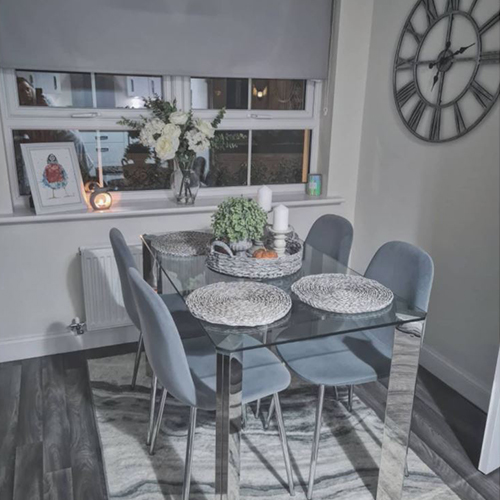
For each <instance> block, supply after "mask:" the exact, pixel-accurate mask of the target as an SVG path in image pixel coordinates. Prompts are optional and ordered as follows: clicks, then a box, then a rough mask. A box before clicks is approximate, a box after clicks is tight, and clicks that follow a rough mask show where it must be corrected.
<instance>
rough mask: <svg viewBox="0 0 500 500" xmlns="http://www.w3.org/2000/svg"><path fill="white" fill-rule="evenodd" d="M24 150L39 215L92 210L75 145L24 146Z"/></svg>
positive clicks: (47, 144)
mask: <svg viewBox="0 0 500 500" xmlns="http://www.w3.org/2000/svg"><path fill="white" fill-rule="evenodd" d="M21 148H22V153H23V159H24V164H25V166H26V172H27V174H28V180H29V183H30V189H31V194H32V196H33V203H34V205H35V210H36V213H37V215H38V214H53V213H57V212H70V211H71V212H74V211H80V212H86V211H87V210H88V205H87V202H86V199H85V193H84V189H83V181H82V175H81V173H80V165H79V163H78V158H77V156H76V151H75V145H74V144H73V143H72V142H39V143H34V144H21Z"/></svg>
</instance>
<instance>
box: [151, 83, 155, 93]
mask: <svg viewBox="0 0 500 500" xmlns="http://www.w3.org/2000/svg"><path fill="white" fill-rule="evenodd" d="M151 92H152V94H153V95H155V94H156V92H155V81H154V80H151Z"/></svg>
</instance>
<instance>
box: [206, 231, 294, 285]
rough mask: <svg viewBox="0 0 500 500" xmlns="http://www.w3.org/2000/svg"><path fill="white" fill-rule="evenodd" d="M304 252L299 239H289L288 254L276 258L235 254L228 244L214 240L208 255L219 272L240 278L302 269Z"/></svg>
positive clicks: (255, 277)
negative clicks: (257, 257)
mask: <svg viewBox="0 0 500 500" xmlns="http://www.w3.org/2000/svg"><path fill="white" fill-rule="evenodd" d="M222 249H223V251H222ZM302 253H303V245H302V242H301V241H300V240H299V239H288V240H287V242H286V254H285V255H283V256H282V257H278V258H276V259H256V258H254V257H250V256H248V255H245V254H244V255H234V256H233V255H231V254H232V252H231V250H230V249H229V248H228V247H227V246H226V245H224V244H221V243H220V242H214V243H212V247H211V249H210V252H209V254H208V256H207V266H208V267H209V268H210V269H212V270H213V271H217V272H218V273H222V274H228V275H230V276H238V277H240V278H254V279H270V278H281V277H283V276H289V275H290V274H294V273H296V272H297V271H298V270H300V268H301V267H302Z"/></svg>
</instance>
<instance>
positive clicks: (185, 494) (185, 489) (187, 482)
mask: <svg viewBox="0 0 500 500" xmlns="http://www.w3.org/2000/svg"><path fill="white" fill-rule="evenodd" d="M196 414H197V409H196V408H193V407H191V411H190V415H189V430H188V441H187V448H186V464H185V466H184V483H183V485H182V500H189V490H190V488H191V465H192V463H193V448H194V434H195V432H196Z"/></svg>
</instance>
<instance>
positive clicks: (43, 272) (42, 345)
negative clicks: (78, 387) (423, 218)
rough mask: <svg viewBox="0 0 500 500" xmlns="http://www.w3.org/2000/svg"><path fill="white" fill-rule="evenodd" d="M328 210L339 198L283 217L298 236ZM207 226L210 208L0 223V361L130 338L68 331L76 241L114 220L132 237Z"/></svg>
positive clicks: (74, 311)
mask: <svg viewBox="0 0 500 500" xmlns="http://www.w3.org/2000/svg"><path fill="white" fill-rule="evenodd" d="M332 212H334V213H339V214H341V215H344V216H345V215H346V214H345V211H344V206H343V205H331V206H316V207H295V208H290V223H291V224H292V225H293V226H294V227H295V229H296V231H297V232H298V233H299V234H301V235H304V236H305V235H306V234H307V231H308V230H309V228H310V226H311V224H312V222H314V220H316V218H318V217H319V216H320V215H323V214H324V213H332ZM209 225H210V213H196V214H188V215H186V214H183V215H168V216H154V217H152V216H148V217H140V216H134V217H129V218H118V219H109V218H106V219H99V215H98V214H96V217H95V218H92V220H88V219H87V220H77V221H70V222H34V223H28V224H16V223H13V224H8V225H0V362H1V361H5V360H7V359H18V358H23V357H33V356H40V355H44V354H50V353H54V352H63V351H68V350H74V349H78V348H82V347H94V346H99V345H105V344H110V343H117V342H118V343H119V342H126V341H131V340H133V339H134V338H136V333H135V332H134V331H133V329H131V328H125V329H120V328H115V329H112V331H106V332H89V333H86V334H84V335H83V336H82V337H80V338H78V339H76V338H75V337H73V335H72V334H71V333H70V332H69V330H68V328H67V325H68V324H69V323H70V321H71V319H72V318H73V317H75V316H79V317H80V318H81V319H85V311H84V305H83V290H82V276H81V269H80V260H79V256H78V248H79V247H92V246H102V245H104V246H109V236H108V233H109V230H110V229H111V228H112V227H114V226H115V227H118V228H119V229H120V230H121V231H122V232H123V233H124V235H125V238H126V240H127V242H128V243H130V244H133V243H135V244H138V243H140V241H139V235H140V234H142V233H147V232H150V233H153V232H161V231H175V230H189V229H200V228H207V227H209Z"/></svg>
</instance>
